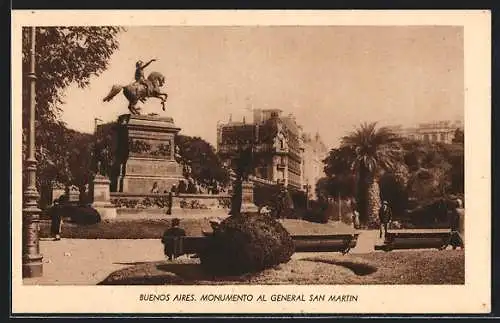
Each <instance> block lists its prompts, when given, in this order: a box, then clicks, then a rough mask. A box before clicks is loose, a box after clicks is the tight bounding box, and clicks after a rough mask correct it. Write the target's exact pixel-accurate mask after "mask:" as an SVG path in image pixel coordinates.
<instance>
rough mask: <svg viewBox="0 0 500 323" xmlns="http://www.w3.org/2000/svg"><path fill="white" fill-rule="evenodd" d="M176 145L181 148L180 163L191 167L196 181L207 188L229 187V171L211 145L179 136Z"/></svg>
mask: <svg viewBox="0 0 500 323" xmlns="http://www.w3.org/2000/svg"><path fill="white" fill-rule="evenodd" d="M176 144H177V145H178V146H179V154H180V157H181V158H180V159H181V160H180V163H181V164H182V165H187V166H189V168H190V169H191V174H190V175H191V176H192V177H193V179H194V180H196V181H197V182H198V183H199V184H201V185H202V186H205V187H216V186H217V185H222V186H225V185H227V183H228V182H229V171H228V170H227V169H226V168H225V167H224V166H223V165H222V162H221V160H220V158H219V156H217V154H216V152H215V148H214V147H213V146H212V145H211V144H210V143H208V142H206V141H205V140H203V139H202V138H200V137H190V136H184V135H178V136H177V138H176ZM186 175H187V174H186Z"/></svg>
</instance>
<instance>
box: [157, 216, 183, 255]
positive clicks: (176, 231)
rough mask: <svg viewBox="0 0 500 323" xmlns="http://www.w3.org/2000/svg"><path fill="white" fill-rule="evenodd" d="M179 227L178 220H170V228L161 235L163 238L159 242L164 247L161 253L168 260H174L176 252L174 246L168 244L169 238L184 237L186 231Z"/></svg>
mask: <svg viewBox="0 0 500 323" xmlns="http://www.w3.org/2000/svg"><path fill="white" fill-rule="evenodd" d="M179 225H180V220H179V219H178V218H175V219H172V227H170V228H168V229H167V230H165V232H164V233H163V238H162V239H161V242H162V243H163V246H164V248H163V252H164V253H165V255H166V256H167V257H168V260H172V259H174V257H175V251H176V250H174V248H175V245H174V244H172V243H169V240H170V238H172V237H175V238H179V237H185V236H186V231H184V229H182V228H180V227H179ZM170 242H171V241H170Z"/></svg>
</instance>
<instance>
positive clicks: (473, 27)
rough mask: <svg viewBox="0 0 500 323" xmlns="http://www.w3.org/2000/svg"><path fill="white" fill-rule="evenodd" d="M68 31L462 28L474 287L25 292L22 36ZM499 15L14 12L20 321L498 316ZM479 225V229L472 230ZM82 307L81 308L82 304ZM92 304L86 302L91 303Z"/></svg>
mask: <svg viewBox="0 0 500 323" xmlns="http://www.w3.org/2000/svg"><path fill="white" fill-rule="evenodd" d="M40 25H44V26H60V25H122V26H138V25H152V26H158V25H196V26H209V25H210V26H215V25H350V26H358V25H364V26H380V25H386V26H396V25H398V26H402V25H442V26H446V25H454V26H463V27H464V55H465V57H464V64H465V66H464V67H465V68H464V71H465V89H466V92H465V134H466V138H465V150H466V157H465V158H466V162H465V167H466V170H465V176H466V181H465V191H466V194H465V196H466V202H465V205H466V208H467V215H469V216H468V217H467V220H466V230H465V233H466V241H467V248H466V250H465V254H466V276H465V279H466V283H465V285H463V286H417V285H399V286H385V285H376V286H374V285H370V286H359V285H355V286H350V285H349V286H345V285H338V286H329V285H314V286H303V285H299V286H291V285H286V286H283V285H281V286H230V285H226V286H154V287H150V286H149V287H135V286H114V287H109V286H23V285H22V279H21V232H22V231H21V214H22V213H21V210H22V202H21V197H22V189H21V165H22V164H21V150H20V147H21V131H20V129H21V79H22V78H21V39H20V36H21V32H20V28H21V27H22V26H40ZM490 48H491V16H490V12H489V11H486V10H483V11H476V10H472V11H471V10H468V11H460V10H453V11H425V10H424V11H410V10H408V11H246V10H245V11H238V10H226V11H191V10H189V11H182V10H173V11H165V10H141V11H128V10H127V11H119V10H115V11H109V10H103V11H95V10H91V11H84V10H78V11H68V10H57V11H56V10H46V11H32V10H15V11H13V12H12V75H13V77H12V91H13V92H12V94H13V95H12V105H13V106H12V112H13V113H12V129H13V133H12V147H13V151H12V165H13V170H12V175H13V183H12V254H13V259H12V265H13V275H12V312H13V313H86V312H93V313H96V312H101V313H178V314H181V313H487V312H489V311H490V308H491V300H490V286H491V280H490V277H491V275H490V274H491V266H490V264H491V259H490V246H491V245H490V239H491V237H490V232H491V227H490V226H491V210H490V205H491V202H490V196H491V187H490V183H491V177H490V169H491V168H490V147H491V140H490V129H491V128H490V127H491V116H490V95H491V85H490V74H491V72H490V71H491V55H490ZM471 219H473V221H474V222H473V223H472V222H471ZM193 291H196V293H197V294H199V293H204V292H215V291H217V292H218V293H232V292H238V293H253V294H261V293H265V294H267V295H270V294H273V293H280V294H284V293H305V294H309V293H324V294H331V293H335V294H340V293H342V294H355V295H359V301H358V302H352V303H331V302H330V303H308V302H305V303H273V302H267V303H255V302H253V303H243V302H242V303H216V302H209V303H195V304H190V303H172V302H169V303H158V302H155V303H147V302H139V301H138V295H139V294H140V293H165V292H168V293H171V294H173V293H188V292H193ZM77 299H78V300H77ZM84 300H85V301H84Z"/></svg>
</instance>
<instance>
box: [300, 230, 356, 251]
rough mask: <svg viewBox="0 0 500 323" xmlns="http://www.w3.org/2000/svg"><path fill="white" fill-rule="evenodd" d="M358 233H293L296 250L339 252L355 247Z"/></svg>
mask: <svg viewBox="0 0 500 323" xmlns="http://www.w3.org/2000/svg"><path fill="white" fill-rule="evenodd" d="M358 236H359V234H358V233H353V234H330V235H324V234H321V235H294V236H292V239H293V242H294V243H295V251H296V252H341V253H342V254H346V253H348V252H349V251H350V250H351V249H352V248H354V247H356V244H357V241H358Z"/></svg>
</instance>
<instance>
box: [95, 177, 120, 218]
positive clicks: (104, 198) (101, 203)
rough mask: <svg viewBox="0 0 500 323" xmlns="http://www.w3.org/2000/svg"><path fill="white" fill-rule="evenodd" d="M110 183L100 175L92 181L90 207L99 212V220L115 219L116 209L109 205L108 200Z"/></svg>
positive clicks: (109, 201)
mask: <svg viewBox="0 0 500 323" xmlns="http://www.w3.org/2000/svg"><path fill="white" fill-rule="evenodd" d="M110 182H111V181H110V180H109V179H107V178H106V177H104V176H101V175H96V177H95V178H94V180H93V181H92V194H93V203H92V207H93V208H94V209H96V210H97V212H99V214H100V215H101V220H106V219H114V218H116V208H115V207H114V206H113V204H111V199H110V193H109V184H110Z"/></svg>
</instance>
